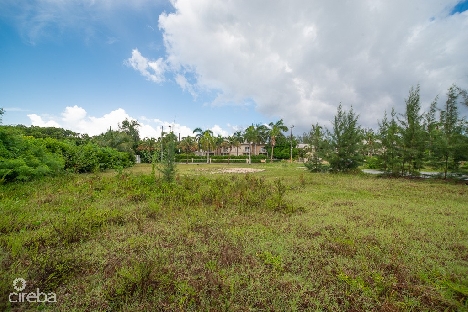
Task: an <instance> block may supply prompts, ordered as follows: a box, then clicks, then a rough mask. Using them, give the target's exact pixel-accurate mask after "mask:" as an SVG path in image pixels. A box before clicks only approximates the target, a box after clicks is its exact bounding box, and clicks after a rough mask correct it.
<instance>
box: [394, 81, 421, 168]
mask: <svg viewBox="0 0 468 312" xmlns="http://www.w3.org/2000/svg"><path fill="white" fill-rule="evenodd" d="M419 91H420V88H419V85H418V86H417V87H416V88H413V87H411V89H410V91H409V95H408V98H407V99H406V100H405V104H406V105H405V113H404V114H401V115H400V117H401V118H398V121H399V123H400V132H401V137H402V166H401V167H402V168H401V170H402V174H404V173H405V172H406V171H408V172H409V173H412V172H415V171H417V170H420V168H421V166H422V160H423V155H424V131H423V126H422V120H423V115H422V114H421V113H420V110H421V102H420V97H419ZM406 164H407V165H408V170H406V167H405V165H406Z"/></svg>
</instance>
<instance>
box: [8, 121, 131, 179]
mask: <svg viewBox="0 0 468 312" xmlns="http://www.w3.org/2000/svg"><path fill="white" fill-rule="evenodd" d="M53 129H54V130H53V131H55V132H57V133H59V132H60V131H57V130H55V129H56V128H53ZM34 131H35V132H36V133H41V132H40V131H38V130H37V129H34ZM23 132H24V129H22V128H18V127H3V126H2V127H0V180H1V181H3V182H4V181H14V180H18V181H26V180H30V179H33V178H38V177H42V176H46V175H57V174H59V173H60V172H63V170H68V171H72V172H76V173H82V172H93V171H99V170H105V169H110V168H117V167H124V168H125V167H129V166H131V165H133V163H134V159H133V156H132V155H131V154H129V153H122V152H118V151H116V150H115V149H112V148H110V147H100V146H98V145H96V144H94V143H91V142H88V143H85V144H82V145H76V141H75V140H73V139H71V140H69V139H56V138H52V137H46V138H35V137H32V136H25V135H24V134H23Z"/></svg>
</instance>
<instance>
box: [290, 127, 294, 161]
mask: <svg viewBox="0 0 468 312" xmlns="http://www.w3.org/2000/svg"><path fill="white" fill-rule="evenodd" d="M293 128H294V125H292V126H291V164H292V129H293Z"/></svg>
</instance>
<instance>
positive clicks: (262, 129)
mask: <svg viewBox="0 0 468 312" xmlns="http://www.w3.org/2000/svg"><path fill="white" fill-rule="evenodd" d="M267 139H268V127H267V126H265V125H261V124H257V125H255V140H254V143H255V149H254V151H255V153H256V155H258V150H257V144H264V143H265V142H266V140H267Z"/></svg>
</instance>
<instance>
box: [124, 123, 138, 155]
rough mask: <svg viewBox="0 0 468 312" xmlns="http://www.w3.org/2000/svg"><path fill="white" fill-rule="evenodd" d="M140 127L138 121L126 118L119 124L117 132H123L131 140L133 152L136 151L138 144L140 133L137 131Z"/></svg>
mask: <svg viewBox="0 0 468 312" xmlns="http://www.w3.org/2000/svg"><path fill="white" fill-rule="evenodd" d="M140 126H141V125H140V124H139V123H138V120H129V119H128V118H125V120H124V121H122V123H121V124H119V130H120V131H122V132H125V133H126V134H128V135H129V136H130V137H131V138H132V141H133V150H134V151H136V150H137V147H138V142H139V141H140V132H139V130H138V128H139V127H140Z"/></svg>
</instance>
